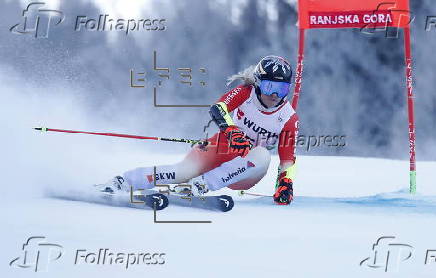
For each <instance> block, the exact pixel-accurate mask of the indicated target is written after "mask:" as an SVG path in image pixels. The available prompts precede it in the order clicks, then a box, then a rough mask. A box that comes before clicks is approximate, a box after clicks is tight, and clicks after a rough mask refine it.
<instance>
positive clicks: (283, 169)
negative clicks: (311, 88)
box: [273, 114, 298, 205]
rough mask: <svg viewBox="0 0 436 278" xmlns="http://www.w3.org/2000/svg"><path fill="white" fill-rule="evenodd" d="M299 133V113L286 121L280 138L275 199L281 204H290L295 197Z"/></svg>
mask: <svg viewBox="0 0 436 278" xmlns="http://www.w3.org/2000/svg"><path fill="white" fill-rule="evenodd" d="M297 135H298V116H297V114H294V115H292V117H291V118H290V119H289V120H288V121H287V122H286V124H285V126H284V127H283V129H282V131H281V132H280V139H279V149H278V152H279V157H280V165H279V168H278V170H279V171H278V175H277V180H276V189H275V193H274V195H273V199H274V201H275V202H276V203H277V204H279V205H288V204H289V203H290V202H292V200H293V198H294V193H293V181H294V179H295V172H296V164H295V161H296V158H295V145H296V140H297Z"/></svg>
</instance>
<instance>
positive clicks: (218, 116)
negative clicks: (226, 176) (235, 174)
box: [209, 86, 253, 156]
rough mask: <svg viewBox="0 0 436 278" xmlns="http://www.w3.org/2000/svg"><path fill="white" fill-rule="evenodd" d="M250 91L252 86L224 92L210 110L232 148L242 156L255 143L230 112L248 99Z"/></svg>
mask: <svg viewBox="0 0 436 278" xmlns="http://www.w3.org/2000/svg"><path fill="white" fill-rule="evenodd" d="M250 92H251V86H239V87H236V88H234V89H233V90H231V91H230V92H227V93H226V94H224V95H223V96H222V97H221V98H220V99H219V100H218V102H217V103H215V104H214V105H212V106H211V107H210V110H209V114H210V116H211V118H212V120H213V121H214V122H215V123H216V124H217V126H218V127H219V129H220V130H221V131H222V132H223V133H224V134H225V135H226V137H227V139H228V140H229V146H230V150H231V151H232V152H236V153H238V154H240V155H242V156H245V155H246V154H247V153H248V151H249V150H250V149H251V148H252V147H253V145H252V144H251V142H250V141H249V140H247V139H245V136H244V133H243V132H242V131H241V130H239V128H238V127H237V126H236V125H235V123H234V122H233V120H232V117H231V116H230V112H231V111H233V110H234V109H236V107H238V106H239V105H241V104H242V103H243V102H244V101H245V100H246V99H248V97H249V96H250Z"/></svg>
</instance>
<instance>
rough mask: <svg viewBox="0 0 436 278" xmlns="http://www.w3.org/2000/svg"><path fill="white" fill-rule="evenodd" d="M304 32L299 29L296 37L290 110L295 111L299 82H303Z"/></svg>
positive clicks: (299, 87) (299, 88) (298, 94)
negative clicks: (296, 51) (296, 55)
mask: <svg viewBox="0 0 436 278" xmlns="http://www.w3.org/2000/svg"><path fill="white" fill-rule="evenodd" d="M304 30H305V29H299V31H300V32H299V35H298V61H297V69H296V71H295V86H294V95H293V96H292V108H294V110H295V111H297V105H298V99H299V97H300V91H301V82H302V81H303V76H302V75H303V60H304Z"/></svg>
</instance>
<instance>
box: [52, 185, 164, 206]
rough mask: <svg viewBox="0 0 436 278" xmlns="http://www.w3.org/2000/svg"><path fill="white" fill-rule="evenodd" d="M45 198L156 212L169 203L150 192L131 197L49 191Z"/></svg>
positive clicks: (158, 194) (160, 196) (93, 192)
mask: <svg viewBox="0 0 436 278" xmlns="http://www.w3.org/2000/svg"><path fill="white" fill-rule="evenodd" d="M46 196H47V197H50V198H55V199H61V200H67V201H78V202H86V203H93V204H101V205H108V206H114V207H130V208H137V209H144V208H150V209H155V208H156V210H163V209H164V208H166V207H167V206H168V203H169V202H168V198H167V196H166V195H164V194H161V193H159V192H156V191H151V190H150V191H148V190H147V191H146V192H141V194H137V195H132V194H129V193H128V192H117V193H116V194H113V193H109V192H99V191H96V190H93V191H78V190H77V191H76V190H69V191H66V192H57V191H52V190H49V191H47V192H46Z"/></svg>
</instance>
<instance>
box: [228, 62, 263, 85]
mask: <svg viewBox="0 0 436 278" xmlns="http://www.w3.org/2000/svg"><path fill="white" fill-rule="evenodd" d="M255 69H256V66H255V65H251V66H249V67H248V68H246V69H244V70H243V71H240V72H238V73H237V74H234V75H232V76H230V77H229V78H227V86H230V84H232V83H233V82H235V81H242V85H258V80H257V78H256V76H255V75H254V71H255Z"/></svg>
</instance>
